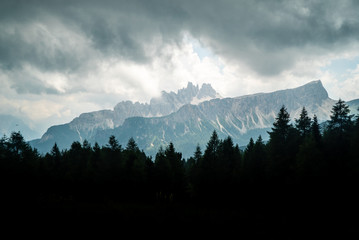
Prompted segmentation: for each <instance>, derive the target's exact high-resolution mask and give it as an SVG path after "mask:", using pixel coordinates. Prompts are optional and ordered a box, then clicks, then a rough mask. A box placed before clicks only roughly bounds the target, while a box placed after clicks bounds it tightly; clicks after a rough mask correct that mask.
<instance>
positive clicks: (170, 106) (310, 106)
mask: <svg viewBox="0 0 359 240" xmlns="http://www.w3.org/2000/svg"><path fill="white" fill-rule="evenodd" d="M335 102H336V100H333V99H330V98H329V97H328V93H327V91H326V89H325V88H324V87H323V85H322V83H321V81H319V80H318V81H313V82H310V83H308V84H306V85H303V86H300V87H297V88H294V89H287V90H280V91H276V92H272V93H258V94H253V95H246V96H240V97H235V98H221V96H220V95H219V94H218V93H217V92H216V91H215V90H214V89H213V88H212V87H211V85H209V84H203V85H202V87H199V86H194V85H193V84H192V83H188V85H187V87H186V88H184V89H180V90H178V92H177V93H174V92H170V93H167V92H165V91H163V92H162V94H161V96H160V97H159V98H153V99H151V101H150V103H149V104H147V103H146V104H142V103H138V102H136V103H133V102H130V101H123V102H120V103H118V104H117V105H116V106H115V107H114V109H113V110H101V111H96V112H90V113H83V114H81V115H80V116H79V117H77V118H75V119H74V120H72V121H71V122H70V123H67V124H63V125H57V126H52V127H50V128H49V129H48V130H47V131H46V133H45V134H44V135H43V136H42V137H41V139H36V140H33V141H31V142H30V144H31V145H32V146H33V147H35V148H37V149H38V150H39V151H40V152H43V153H44V152H47V151H50V150H51V148H52V146H53V145H54V143H55V142H56V143H57V144H58V146H59V148H60V149H64V148H70V146H71V144H72V142H74V141H79V142H82V141H84V140H85V139H86V140H88V141H89V142H90V143H92V144H93V143H95V142H98V143H99V144H100V145H105V144H106V143H107V142H108V138H109V137H110V136H111V135H114V136H115V137H116V139H117V140H118V141H119V143H120V144H121V145H122V146H126V144H127V141H128V139H129V138H131V137H133V138H134V139H135V141H136V143H137V144H138V145H139V147H140V149H143V150H144V151H145V152H146V153H147V154H150V155H154V154H155V153H156V152H157V151H158V149H159V147H160V146H161V145H163V146H166V145H167V144H169V143H170V142H173V143H174V145H175V147H176V149H177V150H178V151H180V152H182V153H183V156H184V157H189V156H191V155H192V154H193V152H194V151H195V146H196V145H197V144H199V145H200V146H201V147H202V149H204V147H205V144H206V143H207V141H208V139H209V137H210V135H211V134H212V132H213V130H216V131H217V133H218V135H219V136H220V137H221V138H224V137H227V136H231V137H232V139H233V141H234V143H237V144H239V145H240V146H241V145H246V144H247V143H248V141H249V138H250V137H252V138H255V139H256V138H257V137H258V136H259V135H261V136H262V137H263V139H267V137H268V134H267V131H268V130H269V129H270V127H272V124H273V122H274V119H275V117H276V115H277V113H278V111H279V109H280V107H281V106H282V105H285V106H286V108H287V110H288V112H289V113H290V115H291V119H292V120H294V118H297V117H298V116H299V113H300V111H301V109H302V107H303V106H305V107H306V109H307V110H308V113H309V114H310V116H311V117H312V116H313V114H316V115H317V117H318V120H319V121H325V120H328V119H329V118H330V114H331V112H330V111H331V109H332V106H333V105H334V103H335ZM347 103H348V105H349V106H350V107H351V110H352V111H353V110H354V111H355V109H357V108H358V106H359V101H358V100H353V101H350V102H347Z"/></svg>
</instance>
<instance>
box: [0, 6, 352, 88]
mask: <svg viewBox="0 0 359 240" xmlns="http://www.w3.org/2000/svg"><path fill="white" fill-rule="evenodd" d="M0 9H1V10H0V28H1V31H0V67H1V68H2V69H6V70H7V71H16V70H17V69H20V70H21V69H22V68H23V66H24V65H26V64H29V65H32V66H34V67H36V68H38V69H40V70H42V71H60V72H64V73H76V72H79V71H84V72H86V70H87V69H90V68H93V61H95V60H97V59H100V60H101V59H106V58H116V59H119V60H123V61H131V62H136V63H139V64H146V63H150V62H151V60H152V59H153V57H154V55H157V54H160V48H161V45H163V44H166V43H172V44H181V41H182V38H183V33H189V34H191V35H192V36H193V37H195V38H197V39H199V40H200V41H201V42H202V43H203V44H204V45H205V46H206V47H209V48H211V49H212V51H213V52H214V53H216V54H218V55H220V56H222V57H224V58H227V59H228V60H231V61H234V62H238V63H244V64H246V65H247V66H248V67H250V68H251V69H252V70H254V71H256V72H257V73H258V74H259V75H263V76H273V75H276V74H279V73H280V72H282V71H283V70H286V69H289V68H290V67H292V66H293V65H294V64H295V63H296V61H297V60H298V59H301V58H302V57H305V56H314V55H321V54H325V53H326V52H328V51H341V50H343V49H346V48H347V47H350V46H351V45H352V44H353V43H357V41H358V40H357V39H359V18H358V13H357V12H359V6H358V2H357V1H354V0H353V1H350V0H346V1H329V0H328V1H259V0H258V1H238V0H233V1H231V0H226V1H216V0H208V1H199V0H182V1H168V0H152V1H151V0H144V1H140V0H128V1H125V0H122V1H51V0H48V1H1V6H0ZM156 38H160V39H161V42H160V43H159V45H158V46H156V47H157V48H158V51H154V52H148V51H147V50H146V47H147V46H148V44H149V43H151V42H152V41H154V40H155V39H156ZM19 82H21V81H19ZM31 82H32V83H34V82H36V81H31ZM22 83H23V81H22ZM15 85H16V83H15ZM15 85H14V88H15V89H17V90H18V91H19V92H22V90H20V89H21V88H22V87H23V86H17V85H16V86H15ZM46 91H48V90H46ZM40 92H41V91H40ZM50 92H51V91H50Z"/></svg>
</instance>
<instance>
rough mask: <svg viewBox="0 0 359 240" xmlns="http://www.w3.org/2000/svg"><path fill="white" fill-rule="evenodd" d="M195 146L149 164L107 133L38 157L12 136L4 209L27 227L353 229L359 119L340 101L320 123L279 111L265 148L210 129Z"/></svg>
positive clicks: (4, 169)
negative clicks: (188, 153)
mask: <svg viewBox="0 0 359 240" xmlns="http://www.w3.org/2000/svg"><path fill="white" fill-rule="evenodd" d="M321 126H322V127H321ZM193 149H194V151H193V152H194V153H193V156H192V157H190V158H188V159H183V158H182V154H181V153H180V152H177V151H176V149H175V146H174V145H173V144H172V143H170V144H169V145H168V146H166V147H160V148H159V150H158V152H157V154H156V156H155V158H154V159H152V158H151V157H149V156H146V154H145V153H144V152H143V151H142V150H141V149H139V148H138V146H137V144H136V142H135V140H134V139H133V138H131V139H129V140H128V143H127V145H126V146H121V145H119V144H118V141H117V140H116V137H114V136H111V137H110V138H109V141H108V144H107V145H105V146H99V145H98V144H97V143H95V144H94V145H93V146H91V144H89V142H88V141H86V140H85V141H84V142H83V143H80V142H74V143H73V144H72V145H71V148H70V149H67V150H63V151H60V150H59V148H58V147H57V145H56V144H55V145H54V146H53V148H52V150H51V152H49V153H47V154H46V155H40V154H39V153H38V152H37V150H36V149H32V148H31V147H30V145H29V144H28V143H27V142H26V141H25V140H24V138H23V137H22V135H21V133H20V132H13V133H12V134H11V135H10V136H9V137H6V136H4V137H3V138H2V139H1V140H0V181H1V192H2V194H1V209H2V212H3V213H4V212H7V213H8V215H9V217H12V218H13V219H15V218H16V219H18V218H21V219H26V220H27V221H32V220H33V219H34V218H35V216H36V217H39V218H42V219H51V220H50V222H51V221H54V220H55V219H57V220H59V219H66V221H68V222H69V221H86V220H87V221H99V219H102V220H101V221H106V220H109V219H115V221H118V222H127V223H136V224H168V223H169V222H172V223H173V224H174V223H175V222H176V223H180V224H182V225H176V227H180V226H182V227H183V226H199V225H200V224H206V225H207V226H222V227H224V226H234V227H235V229H238V231H241V230H242V231H244V230H246V231H253V232H255V233H261V234H265V233H267V232H268V231H272V232H275V231H287V232H290V233H293V232H301V231H304V230H317V232H320V231H335V230H338V231H339V230H343V231H344V230H345V231H349V232H353V231H357V227H358V226H357V224H358V219H357V218H358V217H357V216H358V214H359V204H358V203H359V201H358V200H359V197H358V196H357V195H358V190H359V154H358V150H359V118H358V116H354V115H351V114H350V111H349V108H348V106H347V105H346V103H345V102H344V101H342V100H339V101H338V102H337V103H336V104H335V105H334V106H333V107H332V111H331V118H330V120H329V121H328V122H327V123H326V124H324V125H319V123H318V120H317V117H316V116H315V115H314V116H312V117H310V114H309V113H308V112H307V110H306V109H305V107H303V108H302V111H301V114H300V117H299V118H298V119H294V120H293V121H292V120H291V118H290V116H289V114H288V112H287V110H286V108H285V106H282V108H280V110H279V112H278V114H277V116H276V119H275V122H274V123H273V127H272V128H271V131H270V132H269V140H268V141H266V142H265V141H263V139H262V137H261V136H259V137H258V138H257V139H250V141H249V143H248V145H247V146H246V148H245V149H244V150H241V149H240V147H239V146H238V145H235V144H234V143H233V141H232V139H231V137H227V138H225V139H219V138H218V135H217V133H216V132H215V131H213V134H212V136H211V138H210V139H209V140H208V143H207V145H206V148H205V149H201V148H200V147H199V146H193ZM15 221H18V220H15ZM112 223H113V221H112Z"/></svg>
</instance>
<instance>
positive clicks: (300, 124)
mask: <svg viewBox="0 0 359 240" xmlns="http://www.w3.org/2000/svg"><path fill="white" fill-rule="evenodd" d="M295 126H296V128H297V130H298V131H299V134H300V136H301V137H302V138H305V137H306V136H308V135H309V133H310V127H311V119H310V117H308V112H307V110H306V109H305V107H303V108H302V111H301V113H300V117H299V119H296V120H295Z"/></svg>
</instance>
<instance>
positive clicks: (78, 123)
mask: <svg viewBox="0 0 359 240" xmlns="http://www.w3.org/2000/svg"><path fill="white" fill-rule="evenodd" d="M216 97H220V96H219V94H218V93H217V92H216V91H215V90H214V89H213V88H212V87H211V85H210V84H203V85H202V87H201V88H200V87H199V86H198V85H197V86H194V85H193V84H192V83H188V85H187V87H186V88H183V89H180V90H178V92H177V93H174V92H170V93H167V92H165V91H162V93H161V96H160V97H158V98H153V99H151V101H150V103H149V104H147V103H145V104H143V103H139V102H136V103H133V102H131V101H122V102H120V103H118V104H117V105H116V106H115V107H114V110H101V111H95V112H90V113H83V114H81V115H80V116H79V117H77V118H75V119H73V120H72V121H71V122H70V123H67V124H63V125H57V126H52V127H50V128H49V129H48V130H47V131H46V133H45V134H44V135H43V136H42V137H41V139H35V140H33V141H31V142H30V144H31V145H32V146H34V147H36V148H38V150H39V151H40V152H48V151H49V150H50V149H51V147H52V146H53V145H54V143H55V142H56V143H57V144H58V146H59V148H69V147H70V146H71V144H72V142H74V141H80V142H82V141H83V140H85V139H87V140H91V139H95V135H96V134H97V132H98V131H103V130H107V129H114V128H116V127H119V126H121V125H122V124H123V123H124V121H125V119H127V118H129V117H135V116H142V117H154V116H157V117H158V116H165V115H168V114H170V113H173V112H175V111H177V110H178V109H179V108H180V107H182V106H183V105H185V104H189V103H191V102H197V103H200V102H201V101H205V100H208V99H213V98H216ZM65 133H66V134H65Z"/></svg>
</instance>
